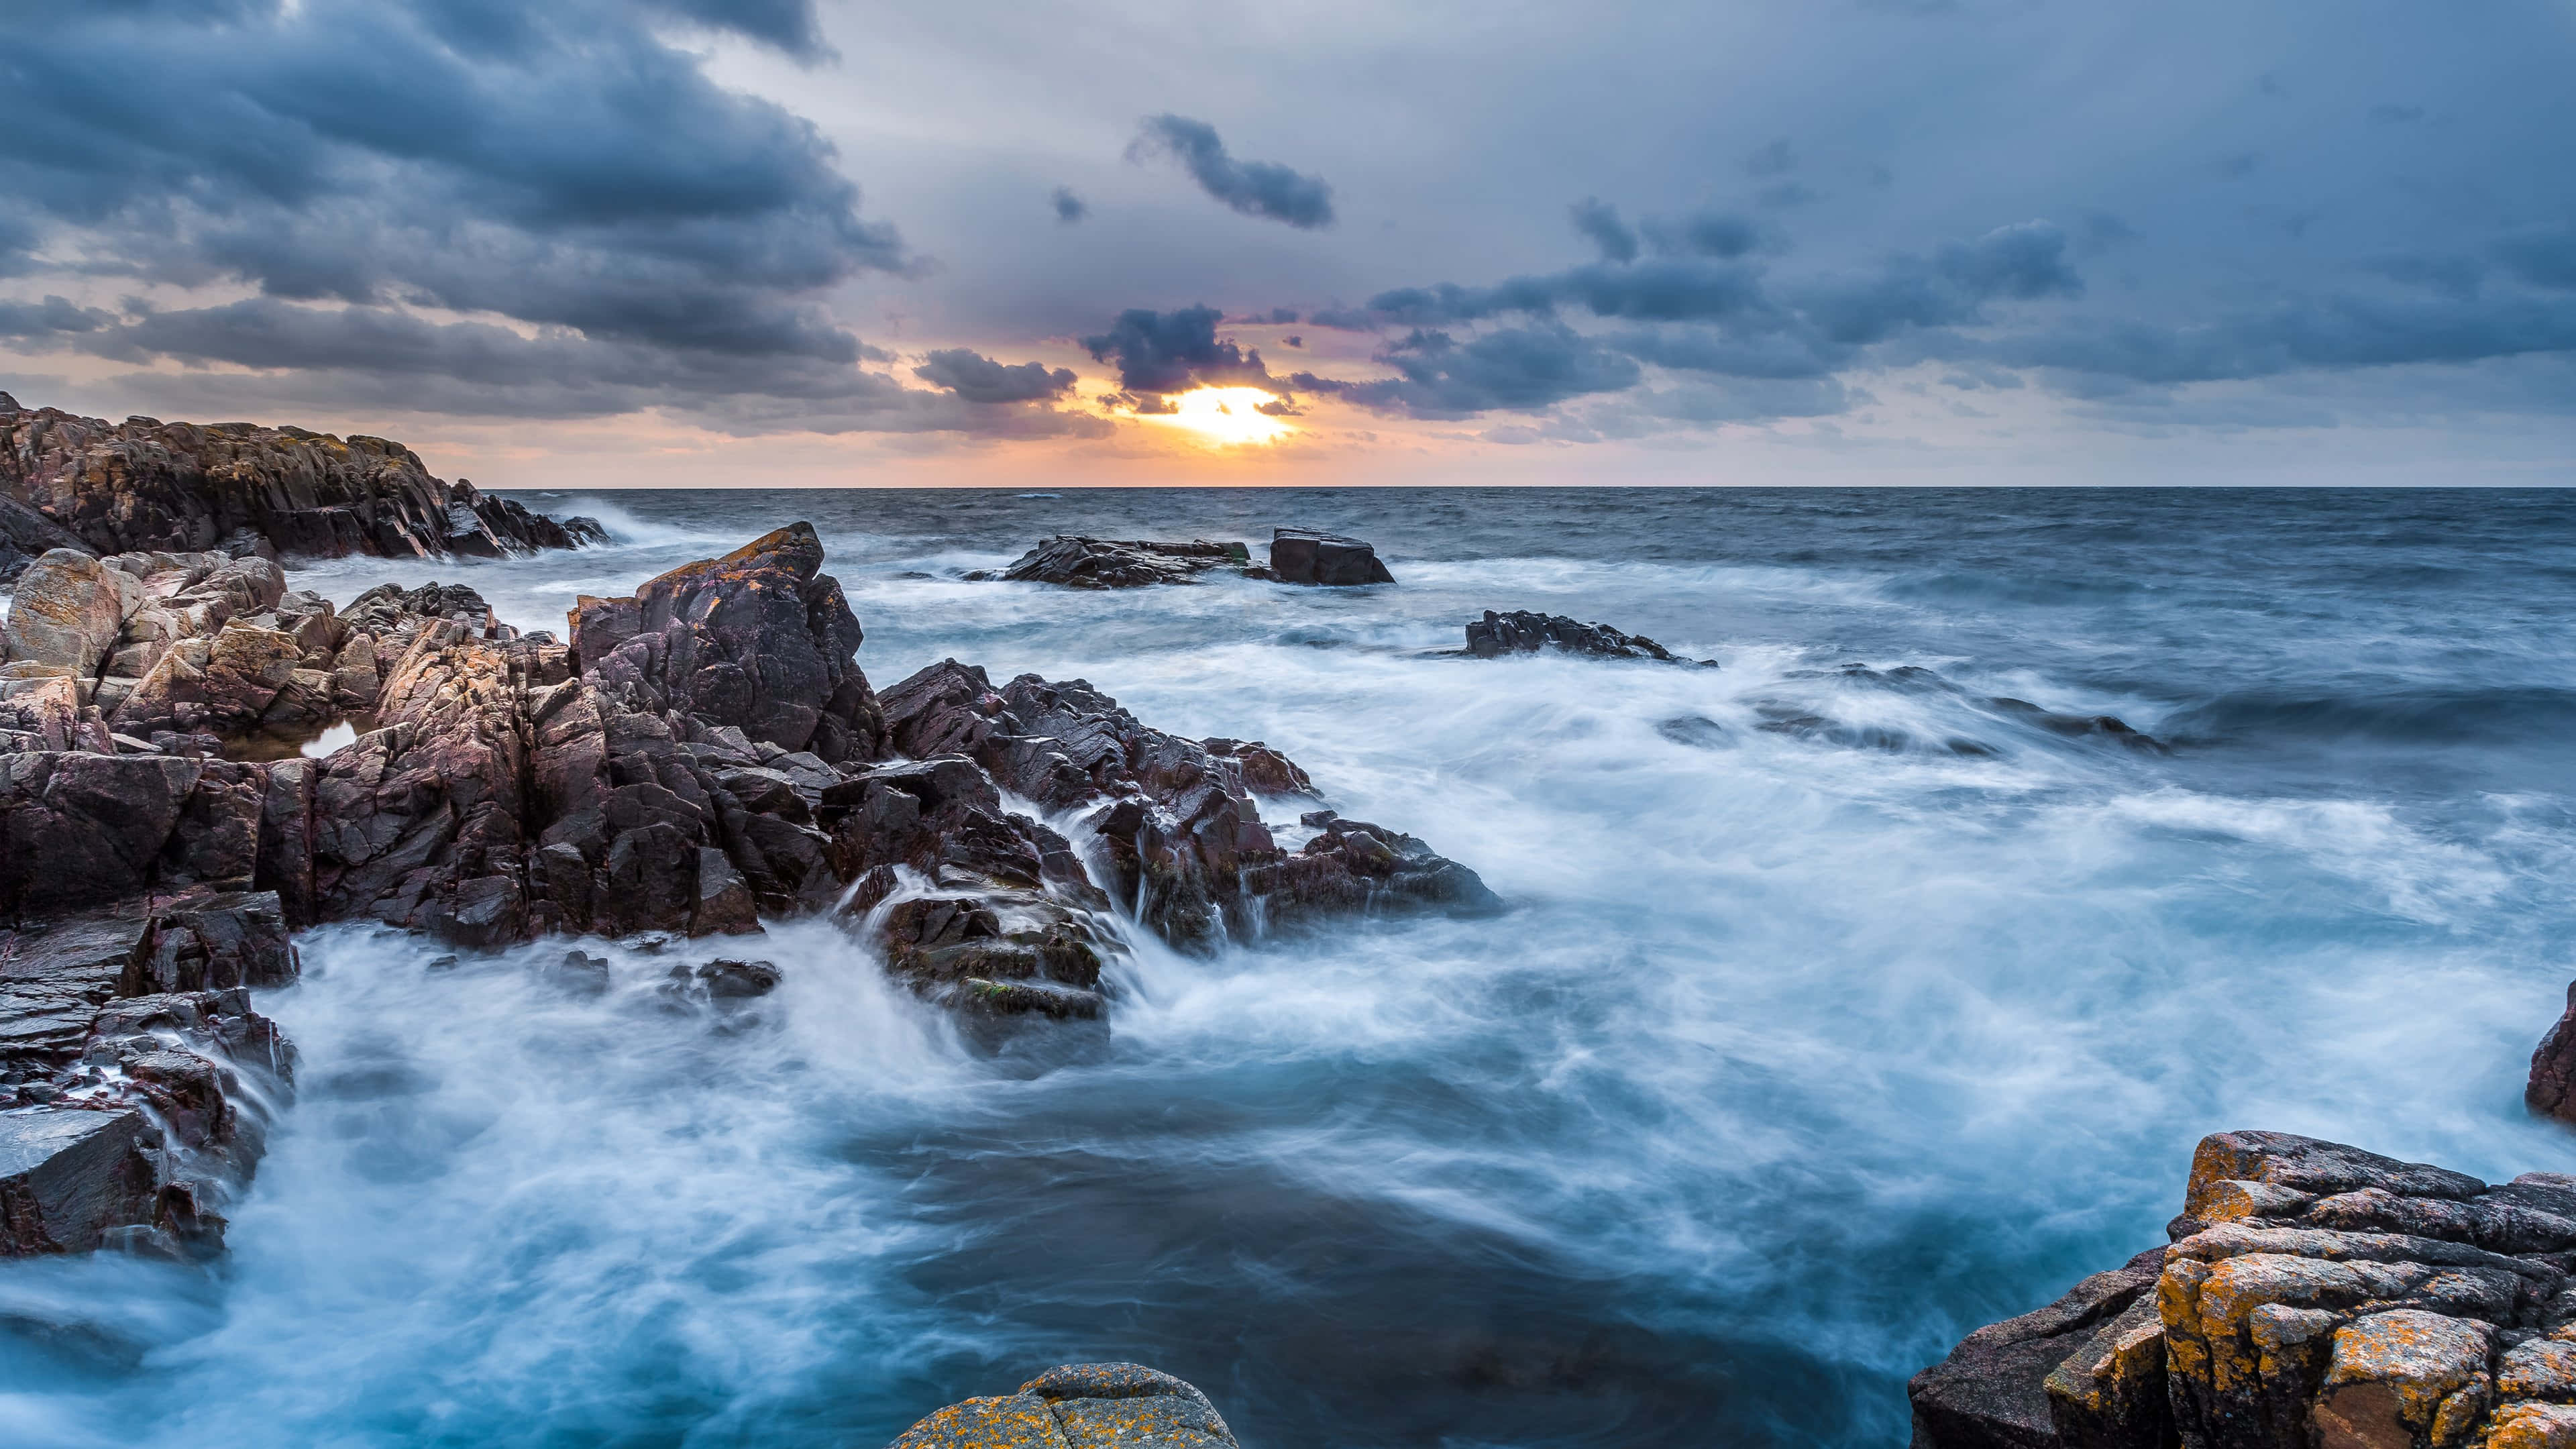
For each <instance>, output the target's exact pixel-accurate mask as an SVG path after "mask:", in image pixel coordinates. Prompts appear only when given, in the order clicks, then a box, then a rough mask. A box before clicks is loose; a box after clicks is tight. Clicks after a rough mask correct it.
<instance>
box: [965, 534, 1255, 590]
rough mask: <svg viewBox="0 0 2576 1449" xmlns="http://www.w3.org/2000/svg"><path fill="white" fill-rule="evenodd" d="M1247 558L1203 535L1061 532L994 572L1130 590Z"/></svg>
mask: <svg viewBox="0 0 2576 1449" xmlns="http://www.w3.org/2000/svg"><path fill="white" fill-rule="evenodd" d="M1251 562H1252V553H1251V550H1249V549H1247V548H1245V547H1244V546H1243V545H1242V544H1239V543H1210V542H1208V541H1207V540H1206V539H1203V538H1202V539H1193V540H1191V541H1190V542H1188V543H1149V542H1144V541H1141V540H1119V539H1107V538H1082V537H1076V536H1073V535H1065V536H1061V537H1057V538H1050V539H1047V540H1045V541H1044V542H1042V543H1040V544H1039V545H1038V546H1037V547H1035V548H1033V549H1030V550H1029V551H1028V552H1027V553H1024V554H1022V555H1020V557H1019V559H1018V560H1017V561H1015V562H1014V563H1012V564H1011V566H1010V567H1008V568H1006V569H1003V570H1002V571H1001V572H1000V574H999V575H998V577H1000V578H1004V579H1010V580H1014V581H1018V582H1023V583H1040V584H1062V585H1064V586H1065V587H1067V588H1074V589H1133V588H1141V587H1143V586H1145V585H1147V584H1192V583H1196V582H1198V576H1199V575H1200V574H1203V573H1205V572H1207V571H1208V570H1210V569H1213V568H1222V567H1224V566H1226V565H1228V564H1231V565H1234V566H1236V567H1238V568H1240V567H1242V566H1244V565H1246V564H1249V563H1251Z"/></svg>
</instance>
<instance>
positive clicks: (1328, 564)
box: [1258, 528, 1395, 588]
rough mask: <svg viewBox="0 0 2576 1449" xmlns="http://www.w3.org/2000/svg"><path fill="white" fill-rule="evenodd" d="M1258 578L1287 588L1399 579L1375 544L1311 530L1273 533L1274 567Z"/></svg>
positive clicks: (1279, 529)
mask: <svg viewBox="0 0 2576 1449" xmlns="http://www.w3.org/2000/svg"><path fill="white" fill-rule="evenodd" d="M1258 576H1259V577H1262V578H1268V579H1275V580H1277V581H1278V582H1280V583H1283V584H1319V585H1323V586H1325V587H1330V588H1348V587H1353V586H1356V585H1359V584H1391V583H1394V582H1395V575H1393V574H1391V573H1388V572H1387V570H1386V565H1385V564H1384V563H1382V562H1380V561H1379V559H1378V556H1377V546H1376V545H1375V544H1370V543H1364V542H1362V541H1361V540H1359V539H1356V538H1344V537H1342V536H1341V535H1340V534H1337V533H1317V532H1315V531H1314V530H1313V529H1310V528H1278V529H1273V530H1271V535H1270V564H1269V567H1268V568H1266V569H1263V570H1260V571H1258Z"/></svg>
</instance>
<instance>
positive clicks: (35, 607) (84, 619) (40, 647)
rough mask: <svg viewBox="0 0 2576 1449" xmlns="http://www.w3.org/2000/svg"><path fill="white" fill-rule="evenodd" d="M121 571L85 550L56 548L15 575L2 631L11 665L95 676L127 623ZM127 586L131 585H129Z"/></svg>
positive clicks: (0, 636) (0, 633)
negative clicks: (59, 668) (61, 668)
mask: <svg viewBox="0 0 2576 1449" xmlns="http://www.w3.org/2000/svg"><path fill="white" fill-rule="evenodd" d="M122 577H123V576H121V575H119V574H117V573H116V572H114V571H112V570H110V569H109V568H108V567H107V566H106V565H105V564H102V563H100V562H99V561H98V560H97V559H96V558H94V557H92V556H90V555H89V554H86V553H81V552H77V551H75V550H72V549H68V548H58V549H54V550H52V551H51V552H49V553H46V554H45V555H44V556H43V557H41V558H39V559H37V560H36V561H35V562H34V563H33V564H30V565H28V566H27V569H26V571H25V572H23V573H21V574H19V575H18V583H17V592H16V596H15V597H14V598H13V599H12V600H11V601H10V604H9V619H8V624H7V626H6V628H5V629H4V630H0V641H5V643H6V645H7V651H8V652H7V654H6V656H5V657H6V658H7V659H9V660H10V661H11V662H13V663H33V664H59V665H62V666H64V667H66V668H68V669H70V670H71V671H72V672H73V674H74V676H75V677H78V678H82V679H88V678H93V677H95V676H96V675H97V674H98V671H99V666H100V665H102V664H104V663H106V662H107V655H108V651H109V650H110V649H112V648H114V647H115V645H116V637H117V635H118V634H119V633H120V632H121V631H122V630H123V629H124V627H125V607H124V603H125V590H124V589H123V588H120V583H121V582H122ZM129 587H130V586H129Z"/></svg>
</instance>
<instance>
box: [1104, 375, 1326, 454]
mask: <svg viewBox="0 0 2576 1449" xmlns="http://www.w3.org/2000/svg"><path fill="white" fill-rule="evenodd" d="M1278 401H1279V399H1278V397H1277V396H1276V395H1274V394H1272V393H1270V392H1267V391H1265V390H1263V389H1261V388H1257V387H1203V388H1199V389H1197V390H1196V391H1193V392H1185V393H1182V394H1180V395H1179V396H1178V397H1175V398H1173V399H1172V407H1173V411H1171V412H1168V413H1139V414H1137V416H1138V417H1141V418H1143V419H1144V420H1145V421H1147V422H1149V423H1161V424H1163V425H1164V426H1166V427H1173V428H1179V429H1181V430H1183V431H1185V432H1190V433H1195V434H1197V435H1198V436H1199V437H1200V438H1201V439H1202V440H1203V441H1206V442H1208V443H1212V444H1215V445H1217V446H1219V447H1236V446H1239V445H1242V444H1246V443H1275V442H1277V441H1279V440H1280V439H1281V438H1284V437H1286V436H1288V435H1289V434H1290V433H1293V432H1295V431H1297V430H1296V429H1295V428H1292V427H1290V426H1288V424H1286V423H1285V422H1282V421H1281V420H1279V419H1278V418H1275V417H1272V416H1271V415H1270V414H1268V413H1265V412H1262V411H1261V407H1262V405H1263V404H1265V403H1274V404H1275V403H1277V402H1278Z"/></svg>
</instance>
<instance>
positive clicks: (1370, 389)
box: [1288, 323, 1642, 418]
mask: <svg viewBox="0 0 2576 1449" xmlns="http://www.w3.org/2000/svg"><path fill="white" fill-rule="evenodd" d="M1377 360H1378V361H1380V362H1382V363H1385V364H1387V365H1388V366H1390V367H1393V368H1394V369H1395V370H1396V373H1397V376H1395V377H1392V378H1386V379H1381V380H1378V381H1374V382H1344V381H1339V380H1336V379H1332V378H1322V377H1317V376H1315V375H1314V374H1312V373H1306V372H1301V373H1298V374H1296V375H1295V376H1293V377H1291V378H1289V379H1288V381H1289V385H1290V386H1291V387H1294V388H1295V389H1297V390H1298V391H1301V392H1319V393H1326V394H1331V395H1334V396H1338V397H1340V398H1342V399H1344V400H1346V401H1348V402H1352V403H1356V404H1358V405H1359V406H1361V407H1364V408H1369V409H1372V410H1374V411H1377V412H1385V413H1402V414H1407V415H1410V416H1413V417H1418V418H1465V417H1472V416H1474V415H1475V414H1477V413H1481V412H1492V411H1495V410H1498V409H1505V410H1511V411H1516V412H1535V411H1538V410H1541V409H1544V408H1549V407H1553V406H1555V405H1556V404H1558V403H1561V402H1563V401H1565V400H1566V399H1568V398H1573V397H1581V396H1584V395H1586V394H1589V393H1603V392H1617V391H1620V390H1622V389H1624V388H1628V387H1633V386H1635V385H1636V383H1637V380H1638V378H1639V377H1640V376H1641V375H1642V374H1641V372H1640V370H1639V368H1638V366H1637V364H1636V362H1635V361H1634V360H1633V359H1631V358H1628V357H1625V356H1622V355H1620V354H1619V353H1617V352H1614V351H1612V350H1610V349H1609V348H1607V347H1604V346H1602V345H1601V344H1600V343H1599V342H1597V341H1595V340H1593V339H1591V338H1588V337H1585V336H1583V335H1582V334H1580V333H1578V332H1576V331H1574V330H1573V329H1572V328H1570V327H1566V326H1564V325H1563V324H1561V323H1560V324H1556V325H1553V326H1548V325H1540V326H1530V327H1511V328H1504V329H1501V330H1499V331H1493V332H1488V333H1485V334H1484V335H1483V336H1480V337H1477V338H1475V339H1474V340H1472V341H1469V342H1465V343H1461V342H1458V341H1457V340H1455V339H1454V338H1452V337H1451V336H1450V335H1449V334H1448V333H1446V332H1437V331H1419V330H1417V331H1415V332H1413V333H1412V334H1410V335H1408V336H1406V337H1404V338H1403V339H1401V340H1399V341H1397V342H1394V343H1392V344H1390V345H1388V346H1387V347H1386V348H1385V349H1384V350H1382V351H1381V352H1379V354H1378V359H1377Z"/></svg>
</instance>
